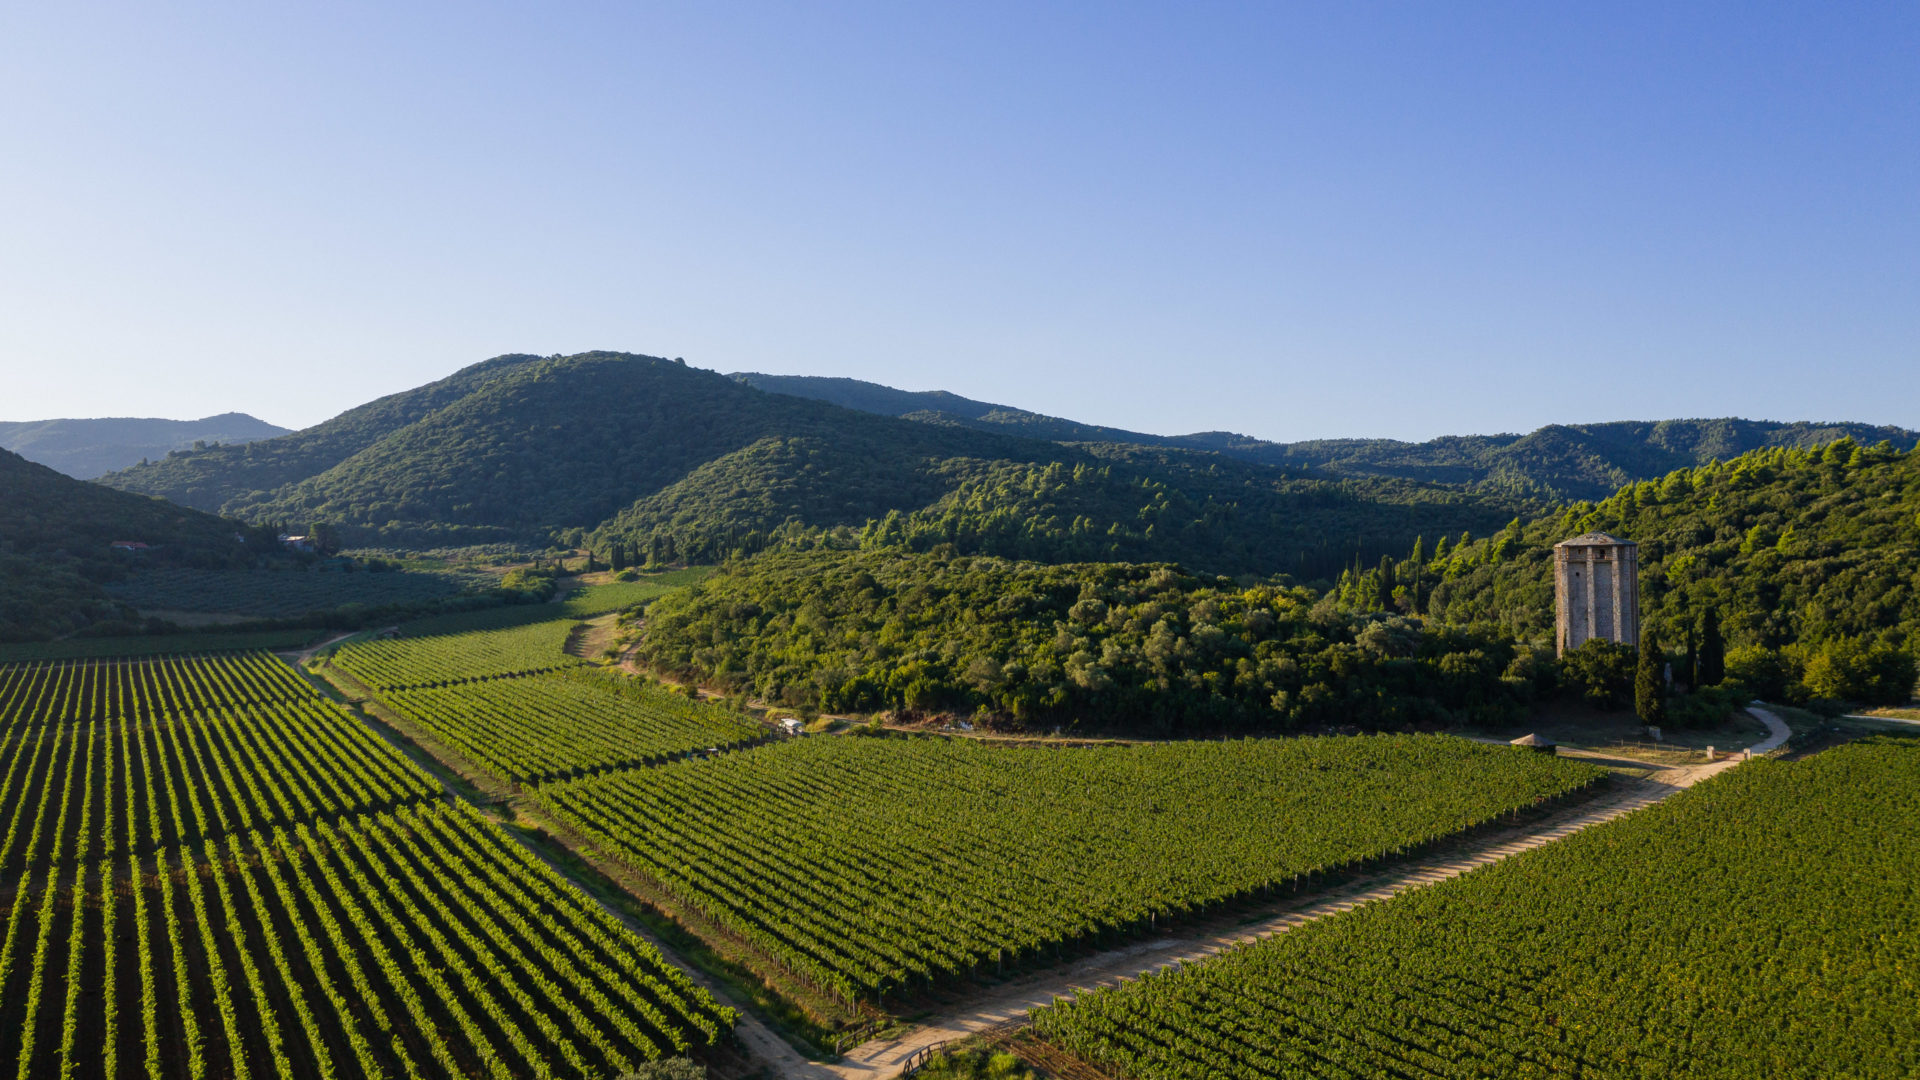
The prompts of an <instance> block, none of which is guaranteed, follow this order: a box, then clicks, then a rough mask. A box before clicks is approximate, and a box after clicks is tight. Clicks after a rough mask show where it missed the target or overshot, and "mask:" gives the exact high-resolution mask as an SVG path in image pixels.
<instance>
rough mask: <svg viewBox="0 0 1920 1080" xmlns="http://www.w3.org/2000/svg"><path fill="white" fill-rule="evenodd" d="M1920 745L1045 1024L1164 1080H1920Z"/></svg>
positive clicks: (1691, 794) (1085, 1002)
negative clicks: (1283, 1079)
mask: <svg viewBox="0 0 1920 1080" xmlns="http://www.w3.org/2000/svg"><path fill="white" fill-rule="evenodd" d="M1916 880H1920V742H1914V741H1906V740H1888V739H1882V740H1874V741H1870V742H1866V743H1857V744H1853V745H1849V746H1844V747H1840V748H1837V749H1833V750H1828V751H1826V752H1824V753H1821V754H1819V755H1817V756H1815V757H1813V758H1809V759H1807V760H1805V761H1802V762H1797V763H1794V764H1783V763H1779V762H1772V761H1758V762H1754V763H1752V764H1749V765H1743V766H1741V767H1740V768H1739V769H1736V770H1734V771H1732V772H1730V773H1727V774H1724V775H1722V776H1720V777H1718V778H1716V779H1714V780H1712V781H1709V782H1707V783H1705V784H1702V785H1700V786H1698V787H1695V788H1692V789H1690V790H1688V791H1686V792H1683V793H1681V794H1679V795H1677V796H1675V797H1673V798H1672V799H1670V800H1668V801H1667V802H1665V803H1662V804H1661V805H1659V806H1657V807H1654V808H1651V809H1647V810H1643V811H1640V812H1639V813H1636V814H1633V815H1631V816H1628V817H1625V818H1621V819H1619V820H1617V821H1614V822H1612V823H1609V824H1607V825H1604V826H1599V827H1596V828H1593V829H1590V830H1587V831H1585V832H1582V833H1580V834H1578V835H1575V836H1573V837H1570V838H1568V839H1566V840H1562V841H1560V842H1558V843H1555V844H1551V845H1548V846H1546V847H1543V848H1540V849H1537V850H1535V851H1532V852H1529V853H1527V854H1525V855H1521V856H1517V857H1515V858H1513V859H1509V860H1506V861H1504V862H1501V863H1498V864H1495V865H1492V866H1489V867H1486V868H1484V869H1481V870H1477V871H1474V872H1473V873H1470V874H1467V875H1465V876H1463V877H1460V878H1457V879H1454V880H1452V881H1448V882H1444V883H1442V884H1439V885H1435V886H1431V887H1429V888H1425V889H1420V890H1416V891H1414V892H1412V893H1408V894H1406V895H1403V896H1401V897H1398V898H1396V899H1393V900H1391V901H1386V902H1383V903H1379V904H1374V905H1369V906H1367V907H1363V908H1360V909H1358V910H1355V911H1353V912H1350V913H1348V914H1346V915H1342V916H1338V917H1335V918H1331V919H1327V920H1324V921H1321V922H1317V923H1313V924H1309V925H1307V926H1303V927H1300V928H1298V929H1295V930H1292V931H1290V932H1288V933H1286V934H1282V935H1280V936H1278V937H1275V938H1271V939H1269V940H1267V941H1265V942H1262V943H1260V944H1257V945H1253V946H1249V947H1246V948H1243V949H1240V950H1238V951H1235V952H1232V953H1229V954H1227V955H1226V956H1223V957H1221V958H1218V959H1214V960H1209V961H1206V962H1204V963H1201V964H1196V965H1190V966H1188V967H1185V968H1183V969H1180V970H1178V971H1174V972H1168V973H1162V974H1156V975H1149V976H1146V977H1144V978H1142V979H1140V980H1138V981H1135V982H1132V983H1129V984H1127V985H1125V986H1123V987H1120V988H1118V989H1111V990H1103V991H1099V992H1096V993H1091V994H1088V995H1085V996H1082V997H1081V998H1079V999H1078V1000H1076V1001H1074V1002H1072V1003H1070V1004H1061V1005H1057V1006H1055V1007H1053V1008H1051V1009H1048V1010H1045V1011H1043V1012H1041V1013H1039V1014H1038V1015H1037V1016H1036V1019H1035V1025H1036V1027H1037V1029H1038V1030H1039V1032H1040V1033H1041V1034H1042V1035H1043V1036H1045V1037H1046V1038H1047V1039H1048V1040H1049V1041H1050V1042H1052V1043H1053V1044H1054V1045H1056V1046H1058V1047H1061V1048H1065V1049H1068V1050H1071V1051H1073V1052H1075V1053H1077V1054H1079V1055H1081V1056H1082V1057H1084V1058H1086V1059H1088V1060H1091V1061H1095V1062H1099V1063H1102V1064H1104V1065H1106V1066H1108V1067H1110V1068H1111V1069H1114V1070H1118V1071H1120V1072H1123V1073H1125V1074H1126V1075H1128V1076H1132V1077H1137V1078H1141V1080H1176V1078H1183V1077H1191V1078H1195V1080H1198V1078H1201V1077H1206V1078H1208V1080H1212V1078H1217V1077H1227V1078H1248V1080H1251V1078H1254V1077H1261V1078H1265V1077H1275V1076H1299V1077H1306V1076H1343V1077H1356V1078H1367V1077H1382V1078H1384V1077H1414V1076H1420V1077H1429V1076H1431V1077H1512V1076H1584V1077H1593V1078H1606V1077H1645V1076H1662V1077H1708V1076H1711V1077H1754V1078H1761V1077H1777V1076H1843V1075H1844V1076H1911V1075H1914V1073H1915V1070H1916V1069H1917V1068H1920V1010H1916V1009H1915V1007H1914V1002H1915V1000H1916V999H1917V997H1920V982H1917V981H1916V972H1920V905H1916V904H1915V897H1914V882H1915V881H1916Z"/></svg>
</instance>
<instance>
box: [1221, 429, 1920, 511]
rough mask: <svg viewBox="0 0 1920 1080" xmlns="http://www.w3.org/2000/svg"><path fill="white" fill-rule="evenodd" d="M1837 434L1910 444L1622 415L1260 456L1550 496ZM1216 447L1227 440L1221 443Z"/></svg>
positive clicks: (1802, 445) (1878, 433) (1612, 486)
mask: <svg viewBox="0 0 1920 1080" xmlns="http://www.w3.org/2000/svg"><path fill="white" fill-rule="evenodd" d="M1839 438H1852V439H1854V440H1855V441H1858V442H1861V443H1866V444H1871V443H1875V442H1879V441H1881V440H1883V439H1886V440H1891V441H1893V442H1895V443H1896V444H1898V445H1902V446H1911V445H1913V442H1914V440H1915V439H1916V438H1920V435H1917V434H1916V433H1915V432H1912V431H1908V430H1906V429H1905V428H1896V427H1875V426H1872V425H1869V424H1846V423H1836V424H1820V423H1778V422H1775V421H1768V420H1741V419H1736V418H1728V419H1718V420H1661V421H1657V422H1656V421H1637V420H1624V421H1618V422H1615V423H1606V424H1554V425H1551V426H1548V427H1543V428H1541V429H1540V430H1538V431H1535V432H1533V433H1532V434H1530V435H1489V436H1464V437H1448V438H1442V439H1435V440H1433V441H1431V442H1425V443H1404V442H1396V441H1394V440H1391V439H1333V440H1326V441H1320V442H1302V443H1292V444H1288V445H1286V447H1285V450H1286V453H1285V454H1284V455H1280V456H1276V455H1273V454H1271V453H1268V452H1264V451H1263V452H1260V453H1258V454H1256V455H1254V456H1256V457H1258V459H1259V460H1264V461H1269V462H1272V463H1275V464H1279V463H1290V464H1294V465H1307V466H1312V467H1315V468H1320V469H1324V470H1326V471H1328V472H1331V473H1335V474H1339V475H1360V476H1398V477H1403V478H1405V479H1409V480H1422V481H1426V482H1429V483H1440V484H1459V485H1464V486H1469V487H1478V488H1480V489H1482V490H1488V491H1497V492H1504V493H1508V494H1513V495H1519V496H1528V497H1535V498H1543V499H1552V500H1555V501H1564V500H1574V499H1602V498H1605V497H1607V496H1608V495H1610V494H1612V493H1613V492H1614V491H1616V490H1618V489H1619V488H1620V487H1621V486H1622V485H1625V484H1630V483H1635V482H1638V481H1642V480H1652V479H1656V478H1658V477H1662V476H1665V475H1666V474H1668V473H1670V472H1672V471H1673V470H1675V469H1682V468H1692V467H1695V466H1699V465H1705V464H1707V463H1708V462H1711V461H1724V460H1727V459H1729V458H1733V457H1738V456H1739V455H1741V454H1744V453H1748V452H1750V451H1753V450H1761V449H1767V448H1770V447H1792V448H1798V449H1806V448H1810V447H1819V446H1824V445H1826V444H1827V443H1829V442H1832V441H1833V440H1835V439H1839ZM1220 449H1221V450H1222V452H1227V453H1233V452H1235V451H1234V449H1233V448H1231V447H1229V446H1221V447H1220Z"/></svg>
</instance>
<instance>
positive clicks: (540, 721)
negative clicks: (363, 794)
mask: <svg viewBox="0 0 1920 1080" xmlns="http://www.w3.org/2000/svg"><path fill="white" fill-rule="evenodd" d="M381 700H382V701H384V702H386V703H387V704H388V705H389V706H391V707H392V708H393V709H395V710H396V711H398V712H399V713H400V714H401V715H402V716H404V717H406V718H407V719H408V720H411V721H413V722H414V723H416V724H418V725H420V726H421V727H423V728H425V729H426V730H428V731H430V732H432V733H433V734H434V736H435V737H437V738H438V739H440V741H442V742H444V743H446V744H447V745H448V746H449V747H451V748H452V749H454V750H455V751H457V752H458V753H460V754H462V755H464V756H465V757H467V758H468V759H469V760H471V761H472V762H474V763H475V764H477V765H479V766H480V767H481V768H483V769H485V770H486V771H487V772H489V773H491V774H493V775H494V776H496V777H498V778H500V779H502V780H506V781H509V782H513V783H540V782H544V781H547V780H552V779H559V778H564V777H568V776H574V775H578V774H580V773H584V772H591V771H600V770H605V769H609V768H618V767H624V766H634V765H643V764H648V763H651V762H657V761H660V760H663V759H664V758H666V757H668V756H670V755H676V754H681V753H685V752H686V751H689V750H700V749H705V748H707V747H713V746H719V747H730V746H735V745H738V744H741V743H745V742H749V741H751V740H753V739H755V738H758V737H759V736H760V735H761V729H759V728H758V727H755V726H753V725H751V724H749V723H748V722H746V721H745V720H742V719H740V718H739V717H737V716H735V715H733V714H731V713H728V712H726V711H724V710H722V709H719V708H716V707H714V706H711V705H703V704H701V703H699V702H696V701H691V700H689V699H687V698H684V697H681V696H680V695H678V694H671V693H668V692H666V691H664V690H661V689H658V688H655V687H649V686H645V685H642V684H640V683H638V682H635V681H633V680H630V679H624V678H620V677H618V676H612V675H608V674H604V673H602V672H598V671H594V670H590V669H574V670H563V671H556V672H550V673H547V674H542V675H533V676H528V677H525V678H508V679H495V680H490V681H486V682H475V683H463V684H461V685H458V686H451V687H442V688H430V689H415V690H389V691H383V692H382V694H381Z"/></svg>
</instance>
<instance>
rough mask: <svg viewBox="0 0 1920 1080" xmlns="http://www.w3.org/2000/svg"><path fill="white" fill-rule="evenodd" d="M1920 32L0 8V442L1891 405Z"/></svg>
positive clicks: (971, 8) (1302, 431) (1391, 20)
mask: <svg viewBox="0 0 1920 1080" xmlns="http://www.w3.org/2000/svg"><path fill="white" fill-rule="evenodd" d="M1916 56H1920V5H1915V4H1912V3H1889V4H1879V5H1872V4H1847V3H1831V4H1799V5H1768V4H1723V5H1708V4H1686V5H1676V4H1665V3H1648V4H1625V3H1623V4H1605V5H1599V4H1594V5H1571V4H1538V3H1512V4H1468V3H1461V4H1412V3H1409V4H1399V5H1384V4H1381V5H1375V4H1320V5H1304V4H1301V5H1289V4H1244V5H1227V4H1208V3H1178V4H1174V3H1168V4H1163V5H1134V4H1119V3H1112V4H1108V3H1099V4H1096V3H1083V4H1044V3H1007V4H995V3H982V2H972V3H966V4H948V5H934V4H924V3H898V2H894V3H873V4H864V3H832V4H815V5H800V4H767V5H752V4H715V3H707V4H696V3H685V4H627V3H608V4H604V5H594V4H542V5H532V4H529V5H525V6H504V5H485V4H463V5H445V6H433V5H415V4H402V3H383V4H353V3H333V4H325V5H322V4H244V5H242V4H235V5H230V6H221V5H218V4H203V5H159V4H154V5H145V6H139V7H134V6H118V5H115V6H92V5H85V4H17V5H9V6H8V7H7V8H6V9H5V10H4V11H0V207H4V209H3V210H0V371H4V374H5V380H4V382H5V387H6V390H5V393H4V394H0V419H8V420H17V419H33V418H39V417H45V416H54V415H129V414H131V415H162V416H182V417H185V416H199V415H204V414H208V413H214V412H220V411H225V410H228V409H238V410H243V411H247V412H252V413H254V414H256V415H258V416H261V417H262V418H264V419H268V420H272V421H275V422H277V423H282V424H287V425H289V426H300V425H305V424H310V423H314V422H317V421H319V420H322V419H324V418H326V417H327V416H330V415H332V414H333V413H335V412H338V411H340V410H341V409H344V408H347V407H350V406H352V405H355V404H358V403H360V402H362V401H365V400H368V399H370V398H372V397H375V396H378V395H380V394H384V393H390V392H393V391H396V390H400V389H404V388H406V387H409V386H413V385H417V384H419V383H422V382H426V381H429V380H431V379H434V378H438V377H440V376H443V375H445V374H447V373H448V372H450V371H452V370H454V369H456V368H458V367H460V366H463V365H465V364H468V363H472V362H474V361H477V360H480V359H484V358H485V357H488V356H492V355H495V354H498V353H503V352H538V353H552V352H572V351H577V350H581V349H588V348H611V349H624V350H631V351H635V352H644V353H652V354H658V355H665V356H684V357H685V358H686V359H687V361H688V362H689V363H691V364H694V365H697V366H700V367H706V368H714V369H717V370H721V371H733V370H758V371H769V372H780V373H798V374H821V375H845V376H852V377H856V378H865V379H873V380H876V381H880V382H885V383H889V384H892V385H896V386H901V387H905V388H909V389H934V388H940V389H949V390H953V391H956V392H959V393H963V394H967V395H969V396H972V397H979V398H985V399H989V400H995V401H1002V402H1007V403H1010V404H1016V405H1020V406H1023V407H1026V408H1032V409H1038V410H1040V411H1043V412H1050V413H1055V414H1059V415H1066V416H1071V417H1074V418H1076V419H1082V420H1087V421H1092V422H1099V423H1108V424H1116V425H1121V426H1127V427H1132V428H1137V429H1143V430H1148V431H1156V432H1183V431H1193V430H1203V429H1230V430H1236V431H1242V432H1247V433H1251V434H1254V435H1259V436H1263V437H1266V438H1273V439H1300V438H1314V437H1326V436H1348V435H1351V436H1397V437H1403V438H1426V437H1431V436H1434V435H1440V434H1448V433H1468V432H1492V431H1523V430H1530V429H1532V428H1534V427H1537V426H1539V425H1541V424H1545V423H1552V422H1579V421H1594V420H1610V419H1622V418H1654V417H1667V416H1708V415H1729V414H1738V415H1747V416H1761V417H1772V418H1780V419H1840V418H1845V419H1858V420H1868V421H1875V422H1882V423H1898V424H1904V425H1907V426H1914V427H1920V63H1916V61H1915V57H1916Z"/></svg>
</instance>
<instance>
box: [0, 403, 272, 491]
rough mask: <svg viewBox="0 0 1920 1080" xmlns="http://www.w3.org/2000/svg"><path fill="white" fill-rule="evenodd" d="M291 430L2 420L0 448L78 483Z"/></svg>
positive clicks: (136, 420)
mask: <svg viewBox="0 0 1920 1080" xmlns="http://www.w3.org/2000/svg"><path fill="white" fill-rule="evenodd" d="M288 430H289V429H287V428H283V427H280V426H278V425H276V424H269V423H267V422H266V421H265V420H260V419H257V418H255V417H252V416H248V415H247V414H246V413H239V412H230V413H221V414H220V415H218V416H208V417H203V418H202V419H199V420H160V419H153V418H146V417H106V418H102V419H94V420H82V419H65V420H20V421H0V449H4V450H11V451H13V452H14V453H16V454H19V455H20V456H21V457H24V458H26V459H27V460H28V461H33V462H38V463H39V464H41V465H45V466H47V467H48V468H51V469H56V470H58V471H60V472H63V473H66V474H67V475H68V476H71V477H74V478H75V479H78V480H92V479H94V478H96V477H100V476H105V475H106V474H107V473H110V472H115V471H117V470H120V469H124V468H127V467H128V466H131V465H138V464H139V463H140V462H141V461H143V460H147V459H150V458H163V457H166V456H167V454H168V452H170V451H174V450H187V449H191V448H192V447H193V445H194V444H195V443H205V444H212V443H221V444H238V443H248V442H254V441H256V440H259V439H271V438H273V437H275V436H277V435H285V434H287V433H288Z"/></svg>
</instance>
